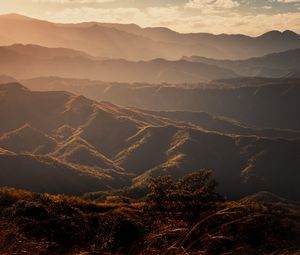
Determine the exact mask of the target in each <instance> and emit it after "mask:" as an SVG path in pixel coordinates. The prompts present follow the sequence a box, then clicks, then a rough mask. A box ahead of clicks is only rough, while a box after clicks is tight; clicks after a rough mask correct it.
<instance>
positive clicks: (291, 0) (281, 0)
mask: <svg viewBox="0 0 300 255" xmlns="http://www.w3.org/2000/svg"><path fill="white" fill-rule="evenodd" d="M277 2H278V3H286V4H289V3H300V0H277Z"/></svg>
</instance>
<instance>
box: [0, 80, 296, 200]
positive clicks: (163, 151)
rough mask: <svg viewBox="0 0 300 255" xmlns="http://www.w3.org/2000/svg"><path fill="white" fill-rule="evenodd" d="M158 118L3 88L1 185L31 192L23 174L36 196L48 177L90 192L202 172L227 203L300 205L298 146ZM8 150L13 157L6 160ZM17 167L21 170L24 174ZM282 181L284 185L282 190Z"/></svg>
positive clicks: (60, 94) (0, 102)
mask: <svg viewBox="0 0 300 255" xmlns="http://www.w3.org/2000/svg"><path fill="white" fill-rule="evenodd" d="M37 106H38V107H37ZM159 115H160V114H159V113H157V114H155V113H151V112H147V111H143V110H139V109H133V108H122V107H119V106H116V105H113V104H111V103H105V102H102V103H98V102H95V101H92V100H89V99H87V98H85V97H83V96H76V95H73V94H70V93H67V92H59V91H52V92H38V91H30V90H29V89H26V88H25V87H23V86H22V85H20V84H16V83H13V84H6V85H0V118H1V119H5V120H6V122H5V123H3V124H2V125H1V129H0V136H1V139H0V140H1V141H2V143H1V148H3V149H4V150H3V153H4V155H3V157H4V159H3V160H4V161H3V165H4V166H5V168H4V170H5V171H4V170H3V171H4V172H3V171H2V173H3V176H4V177H5V178H1V179H0V185H1V186H17V187H18V188H26V189H30V185H28V184H26V183H25V184H26V185H25V184H24V183H23V184H22V179H17V178H16V176H20V175H19V171H24V175H26V178H28V180H30V182H32V190H35V191H36V190H37V191H40V188H41V181H40V180H42V179H43V178H44V179H47V178H50V177H47V176H48V175H49V174H50V175H51V178H53V181H54V180H56V179H60V180H61V182H62V184H61V188H62V189H63V186H64V185H63V182H64V181H65V180H73V179H74V178H75V176H76V178H75V180H76V181H78V182H80V179H81V177H82V176H86V175H87V176H88V177H82V178H92V179H88V180H86V183H87V184H86V185H87V186H88V188H87V189H88V190H89V191H97V190H104V189H110V188H111V187H115V188H121V187H124V186H130V185H131V184H133V187H140V188H141V189H143V188H145V187H147V183H148V181H147V180H149V178H150V177H151V176H155V175H158V174H163V175H165V174H170V175H171V176H173V177H174V178H180V177H182V176H184V175H186V174H187V173H189V172H192V171H195V170H197V169H203V168H206V169H213V170H214V175H215V177H216V179H217V180H218V181H220V182H221V185H220V190H221V191H222V193H223V194H226V195H227V196H229V197H234V198H239V197H241V196H243V195H247V194H251V193H253V192H258V191H260V190H262V189H263V190H267V191H270V192H274V193H276V194H279V195H282V196H285V197H288V198H291V199H295V200H297V199H299V197H300V194H299V192H298V189H297V185H298V180H299V173H298V172H297V169H299V165H300V162H299V157H298V155H299V151H300V148H299V146H300V141H299V139H284V138H263V137H257V136H243V135H230V134H228V133H227V134H226V133H222V132H215V131H208V130H205V129H204V128H203V127H202V128H200V127H199V126H197V125H194V124H193V123H184V122H182V121H177V120H176V118H173V119H172V118H171V117H170V119H169V118H167V117H168V116H163V114H161V115H162V116H159ZM10 116H16V117H15V118H10ZM224 123H226V121H225V122H224ZM24 125H25V126H24ZM214 125H215V124H214ZM216 126H217V125H216ZM224 130H225V128H224ZM280 132H283V131H278V134H280ZM283 133H284V132H283ZM30 139H34V140H35V141H34V142H32V143H30ZM49 141H51V142H52V143H51V142H49ZM51 144H52V146H50V145H51ZM9 150H11V151H12V152H14V154H13V155H6V154H7V151H9ZM23 153H27V154H25V155H24V154H23ZM28 153H30V154H28ZM41 154H43V156H41ZM19 158H20V159H19ZM18 162H21V163H20V164H19V163H18ZM26 162H27V163H28V164H29V165H28V166H27V165H26ZM30 162H33V165H30ZM45 162H47V167H45V166H44V163H45ZM55 162H57V163H55ZM4 163H5V164H4ZM22 164H24V166H26V167H25V168H22V169H21V168H20V166H21V165H22ZM1 165H2V164H1ZM53 165H54V166H57V168H55V169H56V170H55V169H52V166H53ZM63 169H65V170H64V171H63ZM6 171H8V172H6ZM32 171H33V172H32ZM76 171H77V172H76ZM8 173H10V174H8ZM74 173H78V174H77V175H75V176H74ZM81 173H83V175H82V174H81ZM38 174H39V175H40V177H39V178H36V176H37V175H38ZM61 174H63V175H64V177H61V176H60V175H61ZM69 174H70V175H69ZM32 176H34V178H33V177H32ZM10 177H11V178H12V179H10ZM95 178H96V181H95ZM4 180H5V181H4ZM15 180H20V183H19V184H18V185H17V184H15V183H14V181H15ZM24 180H25V179H24ZM283 180H284V183H286V184H287V185H282V181H283ZM94 181H95V182H94ZM51 183H52V182H50V181H49V185H50V186H42V187H43V188H44V190H43V191H46V192H55V191H56V188H55V187H53V188H52V185H51ZM82 183H85V182H82ZM9 184H10V185H9ZM21 184H22V185H23V186H22V185H21ZM53 185H54V186H55V184H54V183H53ZM66 187H68V186H67V184H66ZM79 190H80V191H81V192H85V190H84V188H82V189H78V191H76V194H78V193H80V191H79ZM61 192H62V193H64V192H63V190H62V191H61ZM74 192H75V191H74ZM65 193H71V191H70V190H69V189H66V192H65Z"/></svg>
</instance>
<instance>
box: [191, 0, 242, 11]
mask: <svg viewBox="0 0 300 255" xmlns="http://www.w3.org/2000/svg"><path fill="white" fill-rule="evenodd" d="M239 5H240V4H239V2H237V1H235V0H189V2H188V3H187V4H186V7H188V8H196V9H205V8H214V9H219V10H220V9H223V10H224V9H225V10H228V9H232V8H235V7H238V6H239Z"/></svg>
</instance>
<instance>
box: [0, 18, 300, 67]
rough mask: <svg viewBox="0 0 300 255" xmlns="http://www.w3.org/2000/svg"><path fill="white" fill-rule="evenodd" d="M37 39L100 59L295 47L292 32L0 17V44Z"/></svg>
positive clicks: (243, 54) (219, 55)
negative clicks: (243, 32)
mask: <svg viewBox="0 0 300 255" xmlns="http://www.w3.org/2000/svg"><path fill="white" fill-rule="evenodd" d="M17 43H22V44H37V45H41V46H44V47H52V48H53V47H54V48H57V47H64V48H70V49H75V50H80V51H84V52H87V53H88V54H91V55H93V56H97V57H99V56H100V57H105V58H124V59H127V60H134V61H138V60H151V59H155V58H165V59H168V60H177V59H179V58H181V57H182V56H203V57H207V58H216V59H246V58H250V57H259V56H263V55H266V54H270V53H274V52H281V51H286V50H290V49H296V48H300V36H299V35H298V34H296V33H294V32H293V31H289V30H287V31H284V32H279V31H270V32H267V33H265V34H263V35H261V36H258V37H250V36H245V35H240V34H237V35H227V34H220V35H213V34H207V33H190V34H182V33H178V32H175V31H172V30H170V29H167V28H160V27H154V28H141V27H139V26H137V25H135V24H128V25H126V24H124V25H122V24H108V23H97V22H86V23H78V24H57V23H51V22H48V21H42V20H37V19H33V18H29V17H25V16H22V15H18V14H6V15H1V16H0V45H11V44H17Z"/></svg>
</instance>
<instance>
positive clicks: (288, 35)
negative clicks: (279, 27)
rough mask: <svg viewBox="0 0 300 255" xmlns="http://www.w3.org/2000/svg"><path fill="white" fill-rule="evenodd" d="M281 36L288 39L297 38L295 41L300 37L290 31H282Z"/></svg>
mask: <svg viewBox="0 0 300 255" xmlns="http://www.w3.org/2000/svg"><path fill="white" fill-rule="evenodd" d="M282 35H284V36H287V37H290V38H297V39H298V38H299V37H300V36H299V35H298V34H297V33H295V32H294V31H291V30H285V31H283V32H282Z"/></svg>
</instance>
